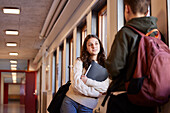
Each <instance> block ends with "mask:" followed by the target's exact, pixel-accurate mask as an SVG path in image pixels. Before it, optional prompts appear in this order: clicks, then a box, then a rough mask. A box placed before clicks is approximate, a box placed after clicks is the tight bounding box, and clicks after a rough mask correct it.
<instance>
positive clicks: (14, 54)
mask: <svg viewBox="0 0 170 113" xmlns="http://www.w3.org/2000/svg"><path fill="white" fill-rule="evenodd" d="M9 55H11V56H18V53H16V52H13V53H9Z"/></svg>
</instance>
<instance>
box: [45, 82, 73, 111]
mask: <svg viewBox="0 0 170 113" xmlns="http://www.w3.org/2000/svg"><path fill="white" fill-rule="evenodd" d="M70 85H71V82H70V81H68V82H67V83H66V84H64V85H62V86H61V87H60V88H59V90H58V91H57V92H56V94H55V95H54V97H53V99H52V101H51V103H50V105H49V106H48V108H47V110H48V112H49V113H60V107H61V104H62V102H63V99H64V97H65V96H66V93H67V91H68V90H69V87H70Z"/></svg>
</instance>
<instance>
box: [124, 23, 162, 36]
mask: <svg viewBox="0 0 170 113" xmlns="http://www.w3.org/2000/svg"><path fill="white" fill-rule="evenodd" d="M127 27H130V28H132V29H133V30H135V31H136V32H137V33H139V34H140V35H141V36H149V35H150V34H152V33H153V32H157V34H156V35H155V38H158V39H161V34H160V32H159V30H158V29H152V30H151V31H149V32H148V33H147V34H146V35H145V34H144V33H142V32H140V31H139V30H137V29H136V28H134V27H132V26H130V25H127Z"/></svg>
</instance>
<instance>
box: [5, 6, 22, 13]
mask: <svg viewBox="0 0 170 113" xmlns="http://www.w3.org/2000/svg"><path fill="white" fill-rule="evenodd" d="M3 13H5V14H20V9H19V8H13V7H12V8H10V7H4V8H3Z"/></svg>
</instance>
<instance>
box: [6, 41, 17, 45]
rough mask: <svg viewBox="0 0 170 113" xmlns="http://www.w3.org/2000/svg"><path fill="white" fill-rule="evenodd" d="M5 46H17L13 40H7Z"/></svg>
mask: <svg viewBox="0 0 170 113" xmlns="http://www.w3.org/2000/svg"><path fill="white" fill-rule="evenodd" d="M6 46H17V43H15V42H7V43H6Z"/></svg>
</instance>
